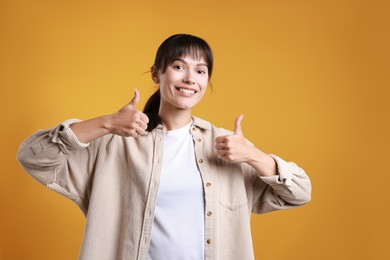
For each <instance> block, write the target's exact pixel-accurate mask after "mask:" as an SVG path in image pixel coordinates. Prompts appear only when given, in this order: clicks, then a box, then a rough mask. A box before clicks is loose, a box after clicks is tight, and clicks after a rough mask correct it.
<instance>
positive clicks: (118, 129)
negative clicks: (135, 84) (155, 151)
mask: <svg viewBox="0 0 390 260" xmlns="http://www.w3.org/2000/svg"><path fill="white" fill-rule="evenodd" d="M139 100H140V94H139V92H138V90H137V89H134V97H133V98H132V99H131V100H130V102H129V103H128V104H126V105H125V106H124V107H122V108H121V109H120V110H119V111H118V112H116V113H114V114H112V115H111V116H110V125H111V127H110V132H111V133H112V134H117V135H120V136H133V137H138V136H140V135H144V134H145V130H146V129H147V127H148V122H149V118H148V117H147V116H146V115H145V114H144V113H142V112H141V111H139V110H137V109H136V106H137V104H138V102H139Z"/></svg>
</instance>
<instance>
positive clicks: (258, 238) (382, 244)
mask: <svg viewBox="0 0 390 260" xmlns="http://www.w3.org/2000/svg"><path fill="white" fill-rule="evenodd" d="M389 11H390V5H389V1H385V0H384V1H377V0H362V1H359V0H355V1H352V0H351V1H346V0H337V1H336V0H329V1H315V0H311V1H310V0H297V1H287V0H280V1H264V0H253V1H249V0H242V1H231V0H224V1H222V0H221V1H211V0H197V1H170V0H166V1H152V0H150V1H130V0H129V1H88V0H85V1H75V0H67V1H60V0H56V1H53V0H47V1H42V0H34V1H28V0H18V1H13V0H0V87H1V89H0V91H1V92H0V94H1V102H0V112H1V127H0V131H1V133H0V138H1V139H0V145H1V146H0V147H1V156H0V159H1V163H0V165H1V173H0V199H1V203H0V207H1V209H0V213H1V214H0V259H2V260H3V259H4V260H8V259H12V260H13V259H22V260H29V259H31V260H45V259H48V260H52V259H56V260H67V259H76V258H77V256H78V252H79V248H80V244H81V241H82V236H83V229H84V224H85V219H84V217H83V215H82V213H81V211H80V210H79V209H78V208H77V206H76V205H74V204H73V203H72V202H71V201H69V200H67V199H65V198H63V197H61V196H60V195H58V194H56V193H54V192H51V191H49V190H48V189H46V188H45V187H44V186H42V185H41V184H39V183H38V182H37V181H35V180H34V179H32V178H31V177H30V176H29V175H28V174H26V173H25V172H24V170H23V169H22V168H21V166H20V165H19V164H18V163H17V161H16V153H17V149H18V146H19V144H20V143H21V142H22V141H23V140H24V139H25V138H26V137H27V136H29V135H30V134H32V133H33V132H35V131H36V130H38V129H45V128H49V127H52V126H54V125H56V124H58V123H60V122H62V121H63V120H65V119H68V118H80V119H88V118H91V117H95V116H99V115H103V114H108V113H112V112H115V111H117V110H118V109H119V108H121V107H122V106H123V105H124V104H126V103H127V102H129V100H130V99H131V98H132V95H133V88H134V87H137V88H138V89H139V90H140V92H141V102H140V104H139V106H138V108H139V109H142V108H143V105H144V103H145V101H146V100H147V98H148V97H149V96H150V95H151V94H152V93H153V92H154V91H155V89H156V86H155V85H154V84H153V82H152V81H151V79H150V73H148V71H149V68H150V66H151V65H152V63H153V60H154V56H155V52H156V50H157V48H158V46H159V44H160V43H161V42H162V41H163V40H164V39H165V38H167V37H168V36H170V35H172V34H175V33H190V34H195V35H198V36H200V37H202V38H204V39H206V40H207V41H208V42H209V44H210V45H211V46H212V48H213V51H214V56H215V68H214V72H213V77H212V79H211V81H212V89H211V88H210V89H209V90H208V93H206V95H205V97H204V100H203V101H202V102H201V103H200V104H199V105H198V106H197V107H196V109H195V110H194V114H195V115H197V116H199V117H202V118H204V119H206V120H209V121H211V122H213V123H214V124H215V125H217V126H220V127H224V128H228V129H231V130H232V129H233V126H234V119H235V118H236V117H237V116H238V115H239V114H240V113H243V114H244V115H245V118H244V120H243V123H242V129H243V132H244V134H245V136H246V137H247V138H248V139H249V140H250V141H251V142H253V143H254V144H255V145H256V146H257V147H258V148H260V149H262V150H263V151H265V152H268V153H274V154H277V155H279V156H281V157H283V158H284V159H286V160H289V161H294V162H296V163H297V164H298V165H300V166H301V167H303V168H304V169H305V170H306V171H307V173H308V174H309V176H310V178H311V180H312V185H313V195H312V201H311V202H310V203H309V204H308V205H306V206H304V207H300V208H297V209H293V210H288V211H279V212H274V213H269V214H264V215H253V216H252V231H253V244H254V250H255V255H256V259H266V260H273V259H275V260H279V259H292V260H295V259H300V260H301V259H332V260H338V259H340V260H341V259H390V253H389V250H388V247H389V245H390V227H389V224H388V221H389V219H390V214H389V210H388V204H389V203H388V199H389V198H390V194H389V187H388V186H389V182H390V172H389V167H388V165H387V163H388V162H389V155H390V154H389V144H390V142H389V130H390V129H389V125H390V124H389V111H390V107H389V98H390V95H389V87H390V84H389V83H390V80H389V72H390V66H389V60H390V19H389ZM239 260H241V259H239Z"/></svg>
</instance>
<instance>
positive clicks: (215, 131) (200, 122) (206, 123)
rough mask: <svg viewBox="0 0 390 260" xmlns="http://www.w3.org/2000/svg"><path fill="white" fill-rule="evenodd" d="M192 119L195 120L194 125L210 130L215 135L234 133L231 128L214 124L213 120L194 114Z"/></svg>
mask: <svg viewBox="0 0 390 260" xmlns="http://www.w3.org/2000/svg"><path fill="white" fill-rule="evenodd" d="M192 119H193V122H194V123H193V124H194V126H196V127H198V128H200V129H202V130H205V131H210V132H212V133H213V134H214V135H215V136H221V135H231V134H232V133H233V132H232V131H230V130H227V129H224V128H221V127H217V126H215V125H214V124H212V123H211V122H209V121H206V120H204V119H201V118H199V117H196V116H192Z"/></svg>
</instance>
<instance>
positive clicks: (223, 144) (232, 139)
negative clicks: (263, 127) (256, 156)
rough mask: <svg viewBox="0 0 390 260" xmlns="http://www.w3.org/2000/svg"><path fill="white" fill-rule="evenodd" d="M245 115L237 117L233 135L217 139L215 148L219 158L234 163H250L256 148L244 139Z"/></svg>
mask: <svg viewBox="0 0 390 260" xmlns="http://www.w3.org/2000/svg"><path fill="white" fill-rule="evenodd" d="M243 118H244V116H243V115H240V116H238V117H237V119H236V121H235V127H234V132H233V134H232V135H224V136H219V137H217V138H216V139H215V148H216V149H217V155H218V157H219V158H221V159H224V160H226V161H230V162H234V163H246V162H248V161H250V158H251V156H252V153H253V150H254V149H255V147H254V146H253V144H251V143H250V142H249V141H248V140H246V138H245V137H244V135H243V133H242V130H241V121H242V119H243Z"/></svg>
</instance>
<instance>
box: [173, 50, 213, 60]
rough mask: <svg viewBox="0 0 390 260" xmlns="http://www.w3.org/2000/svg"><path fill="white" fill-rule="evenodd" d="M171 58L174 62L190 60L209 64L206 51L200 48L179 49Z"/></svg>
mask: <svg viewBox="0 0 390 260" xmlns="http://www.w3.org/2000/svg"><path fill="white" fill-rule="evenodd" d="M172 54H173V55H172V56H171V58H172V60H171V62H173V61H174V60H177V59H184V58H189V59H192V60H195V61H202V62H206V63H207V60H208V59H207V55H206V52H205V50H203V49H201V48H199V47H198V46H182V47H181V48H178V49H176V50H175V51H174V53H172Z"/></svg>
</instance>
